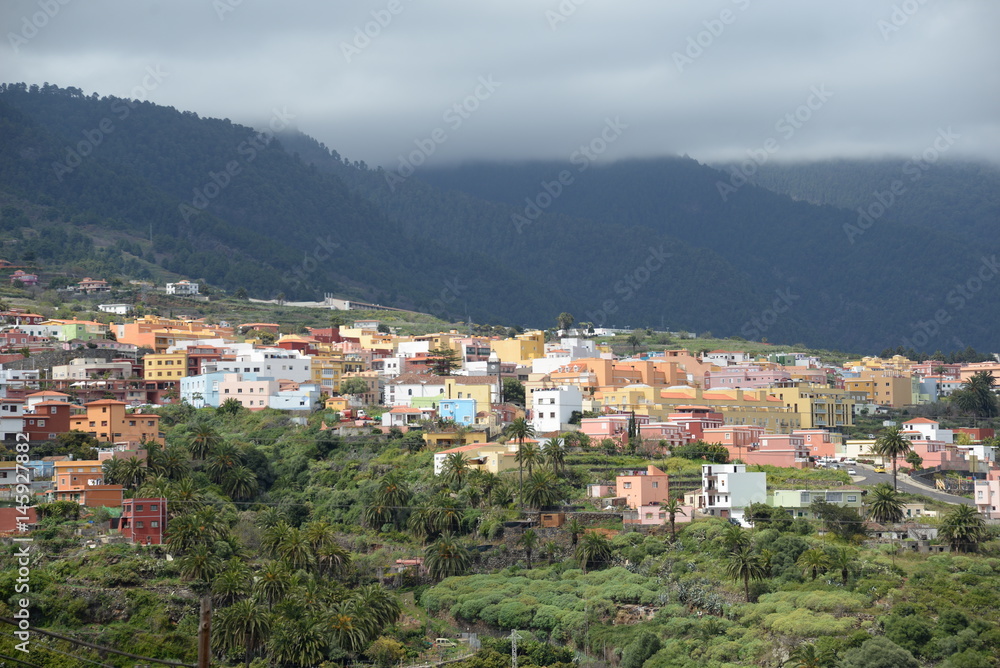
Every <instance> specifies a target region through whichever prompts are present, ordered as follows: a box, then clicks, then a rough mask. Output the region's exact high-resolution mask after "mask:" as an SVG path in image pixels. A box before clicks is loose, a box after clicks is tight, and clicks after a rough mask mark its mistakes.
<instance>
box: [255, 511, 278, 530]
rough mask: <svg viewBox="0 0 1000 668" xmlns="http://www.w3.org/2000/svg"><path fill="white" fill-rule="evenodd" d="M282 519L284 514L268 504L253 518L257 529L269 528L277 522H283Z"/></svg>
mask: <svg viewBox="0 0 1000 668" xmlns="http://www.w3.org/2000/svg"><path fill="white" fill-rule="evenodd" d="M284 519H285V516H284V514H283V513H282V512H281V511H280V510H278V509H277V508H275V507H274V506H268V507H267V508H265V509H264V510H262V511H260V512H259V513H257V518H256V519H255V520H254V524H255V525H256V526H257V528H259V529H270V528H271V527H273V526H275V525H276V524H278V523H279V522H283V521H284Z"/></svg>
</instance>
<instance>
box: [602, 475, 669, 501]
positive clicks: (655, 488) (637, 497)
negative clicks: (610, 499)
mask: <svg viewBox="0 0 1000 668" xmlns="http://www.w3.org/2000/svg"><path fill="white" fill-rule="evenodd" d="M615 486H616V487H617V491H616V495H617V496H620V497H623V498H624V499H625V504H626V505H627V506H628V507H629V508H632V509H633V510H634V509H637V508H640V507H642V506H652V505H655V504H658V503H660V502H661V501H666V500H667V499H668V498H669V494H668V492H669V482H668V478H667V474H666V473H664V472H663V471H661V470H660V469H658V468H656V467H655V466H649V467H647V468H646V470H645V471H623V472H622V474H621V475H619V476H618V477H617V478H615Z"/></svg>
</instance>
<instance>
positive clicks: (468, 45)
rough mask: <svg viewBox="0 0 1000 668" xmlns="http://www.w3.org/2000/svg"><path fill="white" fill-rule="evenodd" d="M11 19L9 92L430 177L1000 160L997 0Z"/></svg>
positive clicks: (16, 1)
mask: <svg viewBox="0 0 1000 668" xmlns="http://www.w3.org/2000/svg"><path fill="white" fill-rule="evenodd" d="M46 7H48V10H47V13H46V9H45V8H46ZM894 7H895V9H894ZM0 23H2V26H3V33H4V43H3V44H2V45H0V72H2V77H0V79H2V80H3V81H8V82H10V81H25V82H28V83H38V84H41V83H43V82H49V83H53V84H57V85H59V86H75V87H78V88H82V89H83V90H84V91H85V92H86V93H87V94H90V93H92V92H97V93H98V94H100V95H117V96H130V97H142V96H146V97H148V99H150V100H152V101H154V102H157V103H159V104H164V105H170V106H173V107H176V108H178V109H182V110H192V111H195V112H197V113H198V114H199V115H201V116H216V117H227V118H231V119H233V120H234V121H237V122H242V123H246V124H251V125H256V126H258V127H260V126H261V124H262V123H264V122H266V120H267V119H268V117H270V116H271V114H272V113H273V111H272V110H274V109H278V110H285V112H286V113H287V114H289V115H292V116H294V119H295V120H294V122H295V124H296V125H297V126H298V128H299V129H301V130H302V131H303V132H306V133H307V134H310V135H312V136H314V137H316V138H317V139H319V140H320V141H322V142H324V143H325V144H326V145H327V146H329V147H331V148H334V149H336V150H337V151H339V152H340V153H341V154H342V155H344V156H346V157H348V158H350V159H352V160H364V161H366V162H368V163H369V164H372V165H375V164H382V165H386V166H396V165H397V164H398V160H397V156H399V155H400V154H406V153H410V152H411V151H413V150H416V145H415V143H414V142H415V141H420V140H424V141H423V146H425V147H429V148H428V149H426V150H425V153H430V148H431V147H432V148H433V155H430V156H429V157H428V159H427V164H443V163H446V162H454V161H459V160H466V159H491V158H496V159H517V158H555V159H562V160H568V159H569V158H570V156H571V155H572V154H573V152H574V151H576V150H577V149H578V148H579V147H580V146H581V145H584V144H590V143H591V142H592V141H593V140H595V139H596V138H598V137H600V136H601V133H602V131H604V132H605V135H606V137H607V138H613V139H614V141H610V142H607V143H606V144H602V142H596V143H595V144H594V145H595V146H596V147H597V148H601V147H602V146H603V147H604V149H605V150H604V151H603V153H602V154H601V158H603V159H621V158H626V157H637V156H657V155H676V154H688V155H690V156H691V157H693V158H696V159H698V160H701V161H703V162H709V161H718V160H723V159H732V158H744V157H746V155H747V151H758V155H760V154H759V151H760V150H768V151H769V156H770V158H771V159H814V158H815V159H819V158H829V157H858V156H885V155H898V156H906V157H910V156H913V155H915V154H918V153H922V152H923V151H925V150H929V149H930V147H932V146H933V145H934V141H935V139H936V138H937V137H938V135H939V130H947V129H948V128H951V136H952V137H954V136H955V135H957V136H958V138H957V139H955V140H954V141H953V142H952V143H951V144H950V145H948V146H947V147H946V149H945V150H946V151H947V153H948V155H949V156H955V157H984V158H989V159H991V160H998V159H1000V76H998V74H997V65H998V63H1000V40H998V39H997V37H996V32H997V29H998V28H1000V2H997V1H996V0H894V1H893V0H838V1H837V2H816V1H812V0H799V1H796V2H792V1H791V0H786V1H783V2H779V1H777V0H769V1H765V0H698V1H691V2H665V1H662V0H636V1H629V2H623V1H622V0H616V1H614V2H612V1H611V0H576V1H575V2H574V0H562V2H559V0H503V1H502V2H501V1H499V0H498V1H495V2H472V1H470V0H463V1H458V0H441V1H433V0H363V1H357V2H344V1H339V0H326V1H320V0H313V1H306V0H302V1H299V2H295V1H288V0H286V1H283V2H277V1H265V0H214V1H213V0H160V1H153V0H128V1H102V0H3V2H2V3H0ZM366 33H367V34H366ZM147 68H150V69H151V70H152V71H159V72H161V73H162V74H161V75H160V79H161V80H160V81H157V80H156V79H154V78H151V77H150V75H149V73H148V72H149V71H150V69H147ZM484 82H485V83H484ZM144 83H145V88H144V87H143V86H144ZM456 104H458V105H460V106H459V108H458V110H456V109H455V105H456ZM787 115H791V116H790V117H787ZM607 119H611V120H612V121H615V119H617V123H618V128H619V129H618V130H616V131H614V132H612V131H607V130H605V128H606V127H607ZM435 130H437V132H436V133H435ZM616 132H617V134H616ZM431 137H433V139H428V138H431ZM768 140H771V141H770V142H769V141H768ZM428 141H429V142H431V143H428ZM942 146H944V144H943V143H942V142H940V141H939V144H938V148H941V147H942Z"/></svg>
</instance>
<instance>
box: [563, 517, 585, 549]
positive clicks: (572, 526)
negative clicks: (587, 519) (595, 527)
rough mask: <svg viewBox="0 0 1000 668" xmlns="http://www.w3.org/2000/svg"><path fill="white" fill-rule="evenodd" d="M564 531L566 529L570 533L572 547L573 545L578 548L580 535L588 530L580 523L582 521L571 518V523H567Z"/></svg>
mask: <svg viewBox="0 0 1000 668" xmlns="http://www.w3.org/2000/svg"><path fill="white" fill-rule="evenodd" d="M563 529H565V530H566V532H567V533H569V538H570V545H572V546H573V547H576V542H577V540H578V539H579V537H580V534H582V533H583V532H584V531H586V528H585V527H584V526H583V523H582V522H580V520H578V519H577V518H575V517H571V518H570V520H569V522H566V524H565V525H564V526H563Z"/></svg>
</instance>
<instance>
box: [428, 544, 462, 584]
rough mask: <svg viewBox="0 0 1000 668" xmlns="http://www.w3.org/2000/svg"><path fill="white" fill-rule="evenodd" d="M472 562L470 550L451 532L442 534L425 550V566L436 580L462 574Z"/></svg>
mask: <svg viewBox="0 0 1000 668" xmlns="http://www.w3.org/2000/svg"><path fill="white" fill-rule="evenodd" d="M470 563H472V557H471V556H470V555H469V550H467V549H466V547H465V546H464V545H462V543H460V542H459V541H458V540H457V539H455V537H454V536H452V535H451V534H445V535H443V536H441V537H440V538H438V539H437V540H436V541H434V542H433V543H431V544H430V545H428V546H427V548H426V549H425V550H424V566H425V567H426V568H427V571H428V572H429V573H430V575H431V577H432V578H434V579H436V580H443V579H444V578H446V577H449V576H452V575H461V574H462V573H464V572H465V571H466V569H468V567H469V564H470Z"/></svg>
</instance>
